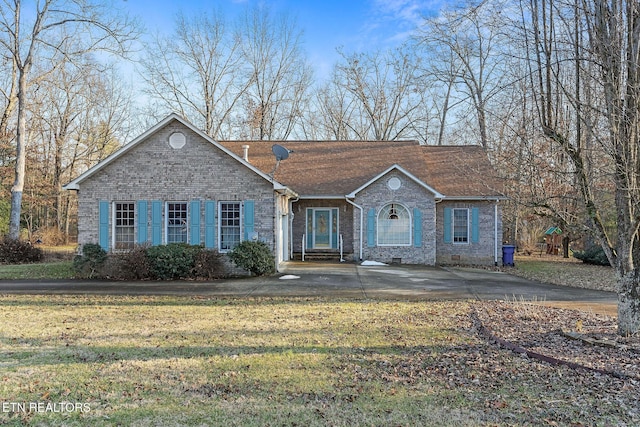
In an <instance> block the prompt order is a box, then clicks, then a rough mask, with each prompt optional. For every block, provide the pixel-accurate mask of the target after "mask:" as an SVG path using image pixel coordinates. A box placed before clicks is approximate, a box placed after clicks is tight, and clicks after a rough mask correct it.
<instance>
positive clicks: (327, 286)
mask: <svg viewBox="0 0 640 427" xmlns="http://www.w3.org/2000/svg"><path fill="white" fill-rule="evenodd" d="M280 270H281V271H280V272H279V273H278V274H276V275H274V276H271V277H253V278H243V279H232V280H220V281H214V282H186V281H171V282H109V281H81V280H52V281H0V293H1V294H98V295H99V294H102V295H202V296H220V297H246V296H255V297H272V296H283V297H284V296H290V297H315V296H332V297H339V298H356V299H411V300H425V301H429V300H430V301H434V300H449V301H451V300H469V299H475V300H504V299H509V300H514V299H515V300H518V301H526V302H537V303H542V304H547V305H554V306H563V307H571V308H579V309H583V310H591V311H594V312H599V313H607V314H610V315H615V313H616V305H617V296H616V294H615V293H612V292H601V291H591V290H586V289H578V288H570V287H565V286H555V285H548V284H543V283H538V282H533V281H530V280H526V279H522V278H519V277H516V276H512V275H510V274H507V273H503V272H496V271H490V270H481V269H471V268H440V267H423V266H407V265H401V266H384V265H382V266H362V265H356V264H347V263H343V264H326V263H311V262H307V263H302V262H288V263H285V264H284V265H283V266H282V267H281V269H280Z"/></svg>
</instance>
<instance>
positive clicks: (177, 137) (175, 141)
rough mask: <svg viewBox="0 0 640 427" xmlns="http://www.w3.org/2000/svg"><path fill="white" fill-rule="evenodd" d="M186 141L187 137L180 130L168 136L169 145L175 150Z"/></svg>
mask: <svg viewBox="0 0 640 427" xmlns="http://www.w3.org/2000/svg"><path fill="white" fill-rule="evenodd" d="M186 143H187V138H186V137H185V136H184V134H183V133H182V132H174V133H172V134H171V136H169V145H170V146H171V148H173V149H175V150H179V149H181V148H182V147H184V145H185V144H186Z"/></svg>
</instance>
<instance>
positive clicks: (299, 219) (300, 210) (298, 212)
mask: <svg viewBox="0 0 640 427" xmlns="http://www.w3.org/2000/svg"><path fill="white" fill-rule="evenodd" d="M308 208H328V209H333V208H337V209H338V224H339V225H338V229H339V230H338V233H339V234H342V238H343V244H344V247H343V251H344V253H345V254H351V253H353V247H354V246H353V216H354V215H353V206H352V205H350V204H349V203H347V202H345V201H344V200H336V199H328V200H310V199H302V200H299V201H297V202H295V203H294V204H293V215H294V217H293V251H294V252H296V253H299V252H302V236H303V235H304V234H306V232H307V230H306V223H307V209H308Z"/></svg>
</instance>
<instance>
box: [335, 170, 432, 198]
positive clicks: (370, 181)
mask: <svg viewBox="0 0 640 427" xmlns="http://www.w3.org/2000/svg"><path fill="white" fill-rule="evenodd" d="M393 170H397V171H399V172H400V173H402V174H404V175H405V176H406V177H408V178H409V179H411V180H413V181H414V182H415V183H416V184H418V185H419V186H421V187H422V188H424V189H426V190H428V191H430V192H431V193H433V195H434V196H435V197H436V198H437V199H440V198H443V197H444V195H442V194H440V193H439V192H438V191H437V190H435V189H434V188H432V187H431V186H429V185H427V184H426V183H424V182H422V181H420V180H419V179H418V178H416V177H415V176H414V175H413V174H412V173H411V172H408V171H406V170H404V169H403V168H402V167H400V166H398V165H393V166H391V167H389V168H388V169H387V170H385V171H383V172H381V173H379V174H378V175H377V176H375V177H374V178H373V179H371V180H369V181H367V182H365V183H364V184H363V185H361V186H360V187H358V188H356V189H355V190H353V191H352V192H351V193H349V194H347V197H348V198H354V197H356V194H358V193H359V192H361V191H362V190H364V189H365V188H367V187H369V186H370V185H371V184H373V183H374V182H376V181H377V180H379V179H380V178H382V177H383V176H385V175H386V174H388V173H389V172H391V171H393Z"/></svg>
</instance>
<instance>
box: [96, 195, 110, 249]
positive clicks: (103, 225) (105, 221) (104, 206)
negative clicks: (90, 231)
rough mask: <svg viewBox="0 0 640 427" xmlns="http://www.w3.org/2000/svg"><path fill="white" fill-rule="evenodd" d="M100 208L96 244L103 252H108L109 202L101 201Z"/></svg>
mask: <svg viewBox="0 0 640 427" xmlns="http://www.w3.org/2000/svg"><path fill="white" fill-rule="evenodd" d="M99 208H100V214H99V215H100V228H99V230H98V243H99V244H100V246H101V247H102V249H104V250H105V251H108V250H109V202H107V201H104V200H101V201H100V204H99Z"/></svg>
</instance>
